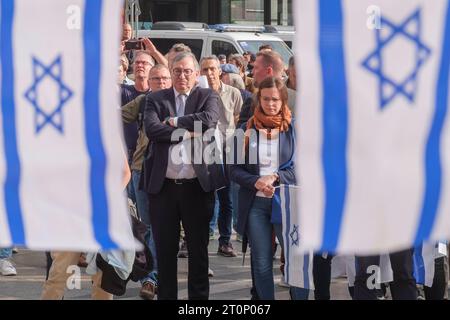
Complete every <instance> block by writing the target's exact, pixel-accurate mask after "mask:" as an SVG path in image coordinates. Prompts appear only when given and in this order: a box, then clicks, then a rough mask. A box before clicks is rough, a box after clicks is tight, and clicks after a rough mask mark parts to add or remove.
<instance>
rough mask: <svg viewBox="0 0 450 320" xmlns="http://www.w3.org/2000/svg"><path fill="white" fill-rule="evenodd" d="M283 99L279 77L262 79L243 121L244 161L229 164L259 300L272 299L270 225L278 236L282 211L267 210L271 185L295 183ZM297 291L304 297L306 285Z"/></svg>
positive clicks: (292, 149)
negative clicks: (251, 112)
mask: <svg viewBox="0 0 450 320" xmlns="http://www.w3.org/2000/svg"><path fill="white" fill-rule="evenodd" d="M287 100H288V94H287V89H286V85H285V84H284V82H282V81H281V80H279V79H277V78H274V77H269V78H266V79H265V80H264V81H262V82H261V84H260V86H259V91H258V93H257V95H256V99H255V103H254V104H255V112H254V115H253V117H251V118H250V119H249V121H248V122H247V124H246V125H245V130H246V131H245V143H244V148H243V149H244V150H243V152H244V157H243V159H241V160H244V159H245V161H243V162H244V164H236V163H241V162H237V161H236V162H234V163H235V164H233V165H231V166H230V176H231V180H233V181H235V182H236V183H238V184H239V185H240V189H239V197H238V198H239V200H238V222H237V232H238V233H239V234H245V235H247V237H248V239H249V243H250V247H251V265H252V272H253V278H254V285H255V287H256V292H257V295H258V298H259V299H263V300H272V299H274V298H275V294H274V291H275V289H274V280H273V271H272V270H273V260H272V228H274V229H275V233H276V234H277V236H278V238H279V239H282V237H281V230H282V228H281V216H276V215H275V214H273V213H274V212H275V210H272V209H273V206H272V200H273V199H272V198H273V196H274V193H275V187H276V186H277V185H279V184H289V185H295V184H296V179H295V166H294V161H293V159H294V154H295V131H294V127H293V124H292V116H291V112H290V110H289V107H288V105H287ZM237 145H238V146H239V145H241V146H242V144H239V143H237ZM235 160H236V159H235ZM298 289H299V288H296V290H298ZM299 290H303V296H304V297H305V298H306V297H307V295H308V290H306V289H299ZM291 293H292V292H291ZM295 296H296V297H297V298H298V297H299V294H298V291H297V294H295Z"/></svg>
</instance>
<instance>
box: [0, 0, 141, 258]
mask: <svg viewBox="0 0 450 320" xmlns="http://www.w3.org/2000/svg"><path fill="white" fill-rule="evenodd" d="M121 6H122V2H121V1H102V0H86V1H83V0H39V1H33V0H1V2H0V44H1V47H0V61H1V67H0V89H1V90H0V107H1V112H0V150H1V152H0V153H1V155H2V156H0V181H1V182H2V184H1V186H0V188H1V196H0V247H10V246H12V245H20V246H22V245H23V246H26V247H28V248H32V249H52V250H83V251H95V250H98V249H100V248H103V249H111V248H124V249H133V248H134V239H133V236H132V232H131V227H130V219H129V213H128V211H127V207H126V199H125V196H124V194H123V190H122V188H121V179H122V176H123V172H124V164H125V160H124V159H125V158H124V157H125V156H124V153H123V147H122V144H123V142H122V140H123V138H122V137H121V132H122V130H121V125H120V118H119V114H117V110H116V108H115V106H116V105H117V104H118V99H119V97H118V95H117V94H116V92H117V90H116V85H115V82H116V77H117V66H118V52H119V39H120V10H121Z"/></svg>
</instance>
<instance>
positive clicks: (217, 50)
mask: <svg viewBox="0 0 450 320" xmlns="http://www.w3.org/2000/svg"><path fill="white" fill-rule="evenodd" d="M211 50H212V54H215V55H216V56H218V55H219V54H224V55H225V56H226V57H228V56H229V55H230V54H233V53H238V51H237V49H236V48H235V47H234V45H233V44H231V43H229V42H226V41H220V40H213V42H212V49H211Z"/></svg>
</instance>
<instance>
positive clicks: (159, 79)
mask: <svg viewBox="0 0 450 320" xmlns="http://www.w3.org/2000/svg"><path fill="white" fill-rule="evenodd" d="M150 80H152V81H169V80H170V77H153V78H150Z"/></svg>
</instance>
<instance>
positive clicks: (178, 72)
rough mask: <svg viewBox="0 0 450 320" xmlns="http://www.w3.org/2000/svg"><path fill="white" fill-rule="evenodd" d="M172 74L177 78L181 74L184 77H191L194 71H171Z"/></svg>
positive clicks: (177, 69)
mask: <svg viewBox="0 0 450 320" xmlns="http://www.w3.org/2000/svg"><path fill="white" fill-rule="evenodd" d="M172 72H173V74H174V75H175V76H177V77H179V76H181V74H182V73H183V74H184V75H185V76H186V77H189V76H191V75H192V74H193V73H194V70H192V69H179V68H176V69H173V70H172Z"/></svg>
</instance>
